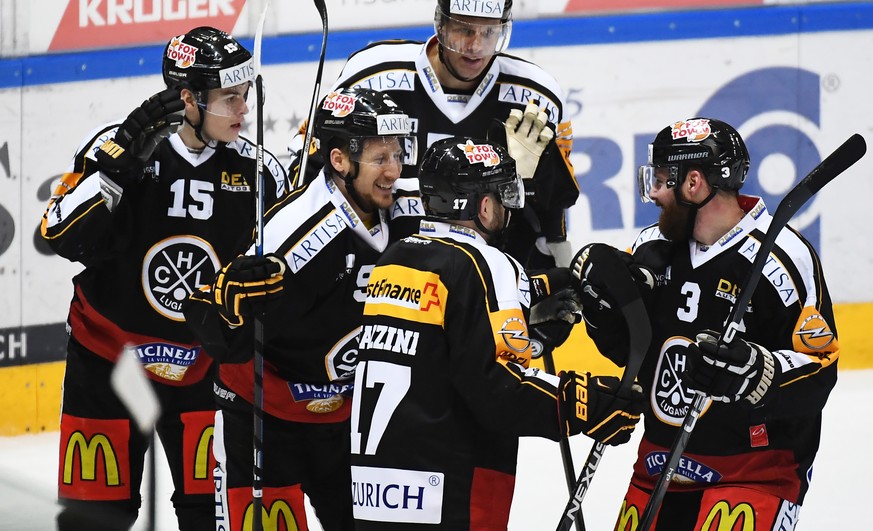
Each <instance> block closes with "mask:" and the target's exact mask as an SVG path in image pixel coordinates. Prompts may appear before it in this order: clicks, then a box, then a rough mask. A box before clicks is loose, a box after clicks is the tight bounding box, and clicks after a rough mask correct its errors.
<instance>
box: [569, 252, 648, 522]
mask: <svg viewBox="0 0 873 531" xmlns="http://www.w3.org/2000/svg"><path fill="white" fill-rule="evenodd" d="M615 266H616V267H624V265H623V264H615ZM618 295H619V298H620V299H619V300H623V301H624V304H622V305H621V312H622V315H623V316H624V319H625V322H626V323H627V325H628V331H629V333H630V344H629V348H628V362H627V365H626V366H625V369H624V373H623V374H622V376H621V386H620V387H619V394H624V395H626V394H629V393H630V388H631V386H632V385H633V384H634V381H635V380H636V377H637V374H638V373H639V372H640V367H641V366H642V364H643V359H645V356H646V351H647V350H648V348H649V343H650V342H651V340H652V326H651V323H650V322H649V316H648V313H647V312H646V307H645V305H644V304H643V301H642V299H641V298H640V297H639V293H637V294H636V296H634V294H633V293H630V292H626V293H620V294H618ZM620 304H621V303H620ZM605 451H606V445H605V444H603V443H601V442H595V443H594V446H592V447H591V452H589V454H588V458H587V459H586V460H585V464H584V465H582V470H580V471H579V477H578V479H576V482H575V483H574V484H573V486H572V488H571V489H570V499H569V500H568V501H567V505H566V507H564V512H563V513H562V514H561V520H560V521H559V522H558V527H557V531H569V529H570V527H571V526H572V523H573V522H574V521H583V522H584V519H583V517H582V500H584V499H585V495H586V494H587V493H588V488H589V487H590V486H591V480H592V479H594V473H595V472H597V467H598V466H599V465H600V460H601V459H602V458H603V453H604V452H605ZM583 525H584V524H583Z"/></svg>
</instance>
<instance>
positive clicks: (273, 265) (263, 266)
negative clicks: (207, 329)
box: [211, 254, 288, 328]
mask: <svg viewBox="0 0 873 531" xmlns="http://www.w3.org/2000/svg"><path fill="white" fill-rule="evenodd" d="M287 268H288V265H287V264H286V263H285V260H284V259H283V258H282V257H280V256H277V255H275V254H268V255H265V256H248V255H241V256H237V257H236V258H234V259H233V260H232V261H231V262H230V263H229V264H227V265H226V266H224V267H223V268H222V269H221V271H219V272H218V274H217V275H216V277H215V282H214V284H213V286H212V292H211V293H212V303H213V304H214V305H215V307H216V308H217V309H218V313H219V315H221V317H222V319H224V320H225V322H226V323H227V324H228V326H230V327H231V328H236V327H238V326H242V324H243V323H244V321H245V318H246V317H248V316H251V315H252V314H254V312H255V311H257V310H258V308H259V307H262V305H263V304H264V303H265V302H267V301H270V300H274V299H276V298H278V297H279V296H280V295H281V293H282V289H283V285H282V280H283V279H284V275H285V270H286V269H287Z"/></svg>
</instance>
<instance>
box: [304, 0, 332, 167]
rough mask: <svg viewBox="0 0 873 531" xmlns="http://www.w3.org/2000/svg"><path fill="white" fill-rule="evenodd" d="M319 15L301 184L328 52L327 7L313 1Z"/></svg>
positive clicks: (322, 1)
mask: <svg viewBox="0 0 873 531" xmlns="http://www.w3.org/2000/svg"><path fill="white" fill-rule="evenodd" d="M313 1H314V2H315V8H316V9H318V14H319V15H320V16H321V55H320V56H319V57H318V70H316V72H315V87H314V88H313V89H312V102H311V103H310V104H309V117H308V118H307V120H306V134H305V135H304V136H303V148H302V150H301V151H302V154H301V156H300V166H299V167H298V169H297V176H298V180H299V182H303V180H305V179H306V164H307V162H309V145H310V143H312V128H313V123H314V122H315V107H316V106H317V105H318V96H319V93H320V92H321V73H322V71H323V70H324V52H325V50H327V6H325V5H324V0H313Z"/></svg>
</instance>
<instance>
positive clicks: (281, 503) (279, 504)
mask: <svg viewBox="0 0 873 531" xmlns="http://www.w3.org/2000/svg"><path fill="white" fill-rule="evenodd" d="M261 511H262V515H263V516H262V518H263V527H264V531H279V530H280V529H285V530H287V531H299V529H300V528H299V527H298V526H297V518H295V517H294V511H293V510H292V509H291V506H290V505H288V502H286V501H285V500H276V501H274V502H273V503H272V504H271V505H270V507H269V508H268V507H266V505H265V506H264V508H263V509H261ZM280 518H281V520H280ZM253 519H254V508H253V506H252V504H249V505H248V507H246V514H245V517H244V518H243V527H242V528H243V531H252V520H253ZM280 524H284V525H280Z"/></svg>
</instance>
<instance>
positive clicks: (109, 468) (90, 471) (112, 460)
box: [64, 431, 121, 487]
mask: <svg viewBox="0 0 873 531" xmlns="http://www.w3.org/2000/svg"><path fill="white" fill-rule="evenodd" d="M98 449H99V450H100V451H101V453H102V454H103V467H104V471H105V473H106V485H108V486H110V487H114V486H118V485H120V484H121V479H120V474H119V473H118V460H117V459H116V457H115V450H113V449H112V443H110V442H109V438H108V437H107V436H105V435H103V434H97V435H94V436H93V437H91V438H90V439H88V438H86V437H85V435H83V434H82V432H80V431H77V432H74V433H73V434H72V435H71V436H70V440H69V441H67V449H66V452H65V453H64V483H65V484H66V485H70V484H72V483H73V463H74V459H75V456H76V453H77V450H78V454H79V459H80V462H81V467H80V468H81V479H82V480H87V481H94V480H95V479H97V450H98Z"/></svg>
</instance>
